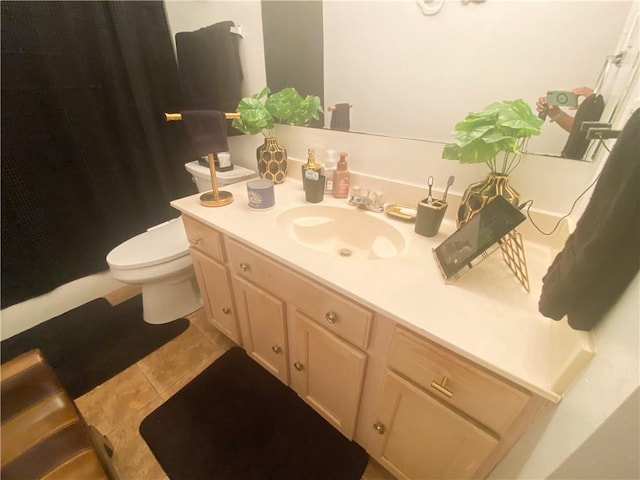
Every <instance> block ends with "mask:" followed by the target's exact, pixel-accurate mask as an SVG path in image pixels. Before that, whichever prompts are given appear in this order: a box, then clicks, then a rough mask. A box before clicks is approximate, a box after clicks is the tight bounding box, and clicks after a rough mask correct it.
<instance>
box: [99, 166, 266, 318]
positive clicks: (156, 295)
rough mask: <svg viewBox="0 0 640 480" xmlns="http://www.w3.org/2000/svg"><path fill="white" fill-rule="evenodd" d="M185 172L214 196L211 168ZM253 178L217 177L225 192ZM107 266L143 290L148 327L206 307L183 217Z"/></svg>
mask: <svg viewBox="0 0 640 480" xmlns="http://www.w3.org/2000/svg"><path fill="white" fill-rule="evenodd" d="M185 168H186V169H187V171H188V172H189V173H191V174H192V177H193V181H194V182H195V184H196V186H197V188H198V191H199V192H206V191H209V190H211V176H210V173H209V167H204V166H202V165H199V164H198V162H197V161H196V162H190V163H187V164H186V165H185ZM254 175H255V172H254V171H252V170H249V169H246V168H243V167H239V166H235V167H234V169H233V170H231V171H229V172H218V174H217V175H216V177H217V179H218V186H219V187H222V186H224V185H229V184H231V183H235V182H240V181H242V180H245V179H247V178H251V177H252V176H254ZM220 208H224V207H220ZM107 263H108V264H109V268H110V270H111V275H112V276H113V278H115V279H116V280H119V281H121V282H123V283H128V284H134V285H142V308H143V316H144V320H145V321H146V322H147V323H156V324H160V323H167V322H170V321H172V320H176V319H177V318H181V317H183V316H185V315H188V314H189V313H191V312H193V311H195V310H197V309H198V308H200V307H201V306H202V298H201V297H200V291H199V289H198V284H197V282H196V277H195V272H194V270H193V264H192V262H191V257H190V255H189V242H188V241H187V235H186V233H185V231H184V225H183V223H182V218H180V217H179V218H175V219H173V220H170V221H169V222H166V223H163V224H161V225H158V226H156V227H152V228H150V229H149V230H147V231H146V232H144V233H141V234H140V235H136V236H135V237H133V238H131V239H129V240H127V241H126V242H124V243H121V244H120V245H118V246H117V247H115V248H114V249H113V250H111V252H109V254H108V255H107Z"/></svg>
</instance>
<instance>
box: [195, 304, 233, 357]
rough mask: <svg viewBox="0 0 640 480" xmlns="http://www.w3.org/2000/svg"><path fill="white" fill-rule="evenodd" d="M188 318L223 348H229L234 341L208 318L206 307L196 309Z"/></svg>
mask: <svg viewBox="0 0 640 480" xmlns="http://www.w3.org/2000/svg"><path fill="white" fill-rule="evenodd" d="M187 318H188V319H189V321H190V322H191V323H193V324H194V325H195V326H196V328H197V329H198V330H200V331H201V332H202V334H203V335H204V336H205V337H207V338H208V339H209V340H211V342H212V343H213V344H215V345H219V346H220V347H221V348H225V349H226V350H228V349H229V348H231V347H232V346H233V345H234V343H233V342H232V341H231V340H229V339H228V338H227V337H226V336H225V335H224V334H223V333H222V332H220V330H218V329H217V328H216V327H214V326H213V324H212V323H211V322H210V321H209V320H208V319H207V313H206V311H205V309H204V308H201V309H199V310H196V311H195V312H193V313H192V314H190V315H188V316H187Z"/></svg>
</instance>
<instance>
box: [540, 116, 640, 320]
mask: <svg viewBox="0 0 640 480" xmlns="http://www.w3.org/2000/svg"><path fill="white" fill-rule="evenodd" d="M639 268H640V109H639V110H636V111H635V112H634V114H633V115H632V116H631V118H630V119H629V121H628V122H627V124H626V125H625V127H624V129H623V130H622V132H621V134H620V137H619V138H618V140H617V141H616V144H615V146H614V148H613V150H612V152H611V154H610V155H609V158H608V159H607V163H606V164H605V165H604V167H603V168H602V173H601V175H600V179H599V180H598V183H597V184H596V187H595V189H594V192H593V195H592V197H591V199H590V200H589V203H588V205H587V208H586V209H585V211H584V213H583V214H582V216H581V217H580V220H579V221H578V224H577V226H576V229H575V231H574V232H573V233H572V234H571V235H570V236H569V238H568V239H567V243H566V244H565V246H564V249H563V250H562V252H560V253H559V254H558V256H557V257H556V258H555V260H554V261H553V263H552V265H551V267H550V268H549V270H548V272H547V274H546V275H545V276H544V278H543V285H542V295H541V296H540V301H539V303H538V309H539V310H540V313H542V314H543V315H544V316H546V317H549V318H552V319H554V320H560V319H561V318H563V317H564V315H567V318H568V321H569V325H570V326H571V327H572V328H574V329H576V330H590V329H591V328H592V327H593V326H595V325H596V324H597V323H598V321H600V319H601V318H602V317H603V316H604V315H605V314H606V312H607V311H608V310H609V308H611V307H612V306H613V305H614V304H615V303H616V301H617V300H618V298H619V297H620V296H621V295H622V293H623V292H624V290H625V288H626V287H627V286H628V285H629V283H630V282H631V280H633V278H634V276H635V275H636V274H637V272H638V269H639Z"/></svg>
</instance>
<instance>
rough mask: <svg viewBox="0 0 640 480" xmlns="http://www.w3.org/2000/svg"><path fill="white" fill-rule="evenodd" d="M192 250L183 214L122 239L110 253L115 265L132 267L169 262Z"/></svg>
mask: <svg viewBox="0 0 640 480" xmlns="http://www.w3.org/2000/svg"><path fill="white" fill-rule="evenodd" d="M188 254H189V242H188V240H187V234H186V233H185V231H184V224H183V223H182V217H179V218H176V219H174V220H170V221H169V222H168V223H166V224H164V225H162V226H159V227H156V228H154V229H153V230H149V231H147V232H144V233H141V234H140V235H136V236H135V237H133V238H131V239H129V240H127V241H126V242H124V243H121V244H120V245H118V246H117V247H116V248H114V249H113V250H111V252H109V254H108V255H107V263H108V264H109V266H111V267H115V268H121V269H130V268H140V267H148V266H151V265H157V264H159V263H164V262H168V261H170V260H174V259H176V258H179V257H182V256H184V255H188Z"/></svg>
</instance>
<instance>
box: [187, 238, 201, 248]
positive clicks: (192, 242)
mask: <svg viewBox="0 0 640 480" xmlns="http://www.w3.org/2000/svg"><path fill="white" fill-rule="evenodd" d="M200 240H202V239H201V238H191V239H189V243H190V244H191V245H193V246H196V245H198V243H200Z"/></svg>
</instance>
